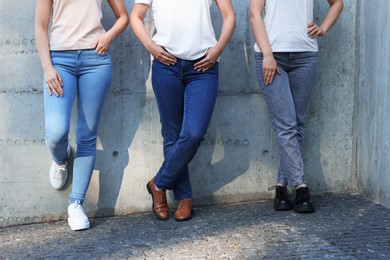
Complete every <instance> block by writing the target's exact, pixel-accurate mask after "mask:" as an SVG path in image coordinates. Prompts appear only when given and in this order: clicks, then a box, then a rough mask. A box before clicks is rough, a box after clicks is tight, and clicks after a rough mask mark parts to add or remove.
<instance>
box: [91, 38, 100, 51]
mask: <svg viewBox="0 0 390 260" xmlns="http://www.w3.org/2000/svg"><path fill="white" fill-rule="evenodd" d="M98 43H99V39H97V40H95V42H94V43H93V45H92V49H96V47H97V46H98Z"/></svg>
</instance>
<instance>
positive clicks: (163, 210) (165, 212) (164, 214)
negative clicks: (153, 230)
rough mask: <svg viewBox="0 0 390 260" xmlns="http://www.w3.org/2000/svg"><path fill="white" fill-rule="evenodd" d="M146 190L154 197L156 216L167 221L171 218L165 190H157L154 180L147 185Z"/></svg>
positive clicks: (153, 207)
mask: <svg viewBox="0 0 390 260" xmlns="http://www.w3.org/2000/svg"><path fill="white" fill-rule="evenodd" d="M146 188H147V189H148V192H149V194H150V195H152V200H153V206H152V209H153V212H154V214H155V215H156V216H157V217H158V218H159V219H161V220H167V219H168V218H169V209H168V202H167V195H166V192H165V190H159V191H157V190H156V188H155V186H154V178H153V179H151V180H150V181H149V182H148V184H146Z"/></svg>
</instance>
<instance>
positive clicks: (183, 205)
mask: <svg viewBox="0 0 390 260" xmlns="http://www.w3.org/2000/svg"><path fill="white" fill-rule="evenodd" d="M191 218H192V202H191V199H182V200H180V201H179V206H177V210H176V212H175V220H176V221H185V220H189V219H191Z"/></svg>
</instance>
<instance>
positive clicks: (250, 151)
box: [190, 3, 275, 205]
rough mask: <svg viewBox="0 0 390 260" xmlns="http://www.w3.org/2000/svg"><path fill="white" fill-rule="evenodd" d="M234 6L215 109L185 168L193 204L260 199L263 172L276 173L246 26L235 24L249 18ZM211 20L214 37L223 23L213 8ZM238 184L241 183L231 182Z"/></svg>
mask: <svg viewBox="0 0 390 260" xmlns="http://www.w3.org/2000/svg"><path fill="white" fill-rule="evenodd" d="M233 4H235V3H233ZM235 5H236V6H235V11H236V15H237V18H238V19H237V22H236V30H235V33H234V35H233V38H232V40H231V41H230V43H229V45H228V46H227V48H226V49H225V51H224V53H223V54H222V56H221V59H220V66H219V72H220V74H219V94H218V99H217V104H216V107H215V110H214V113H213V117H212V119H211V123H210V126H209V129H208V132H207V134H206V136H205V138H204V141H203V143H202V146H201V147H200V149H199V152H198V154H197V156H196V157H195V158H194V160H193V161H192V162H191V164H190V175H191V181H192V183H193V192H194V201H195V202H196V204H202V205H205V204H206V205H207V204H215V203H221V202H236V201H243V200H249V199H252V200H253V198H254V197H255V198H261V197H264V196H266V195H264V194H266V193H267V189H266V187H268V185H269V183H270V179H273V178H274V175H273V174H272V172H270V171H268V169H269V168H272V167H275V161H274V160H273V159H272V158H271V156H270V153H269V151H270V150H271V149H272V148H271V146H272V144H271V143H272V141H273V139H272V136H271V135H269V133H270V126H269V124H268V117H267V116H268V114H267V112H266V108H265V106H264V100H263V98H262V96H261V95H260V91H259V88H258V86H257V80H256V71H255V59H254V50H253V42H254V40H253V37H252V32H251V26H250V21H249V19H240V17H245V18H248V6H246V5H238V4H237V3H236V4H235ZM212 17H213V23H214V27H215V31H216V34H217V35H219V34H220V30H221V27H222V20H221V17H220V14H219V12H218V10H217V7H216V6H213V9H212ZM264 112H265V113H264ZM262 151H267V152H265V153H264V154H262ZM263 158H265V160H262V159H263ZM243 175H245V177H243V178H240V176H243ZM238 178H240V181H235V180H236V179H238ZM263 186H264V187H263ZM254 194H255V196H254Z"/></svg>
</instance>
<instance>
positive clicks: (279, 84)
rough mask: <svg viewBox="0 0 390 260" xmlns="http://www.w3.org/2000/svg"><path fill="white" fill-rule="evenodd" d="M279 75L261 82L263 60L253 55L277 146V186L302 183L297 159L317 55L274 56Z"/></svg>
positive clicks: (312, 53) (314, 53)
mask: <svg viewBox="0 0 390 260" xmlns="http://www.w3.org/2000/svg"><path fill="white" fill-rule="evenodd" d="M274 57H275V59H276V62H277V64H278V67H279V69H280V73H281V75H278V74H276V76H275V78H274V80H273V82H272V84H270V85H268V86H266V85H265V84H264V81H263V56H262V54H261V53H256V67H257V76H258V80H259V85H260V88H261V91H262V92H263V94H264V98H265V101H266V103H267V106H268V111H269V114H270V117H271V121H272V125H273V128H274V132H275V135H276V139H277V141H278V144H279V155H280V159H279V171H278V180H277V182H278V183H279V184H283V185H287V184H290V185H293V186H297V185H300V184H303V183H304V182H305V179H304V169H303V160H302V155H301V149H302V141H303V137H304V128H305V122H306V118H307V113H308V108H309V103H310V96H311V93H312V90H313V87H314V85H315V81H316V75H317V60H318V54H317V52H290V53H287V52H283V53H274Z"/></svg>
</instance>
